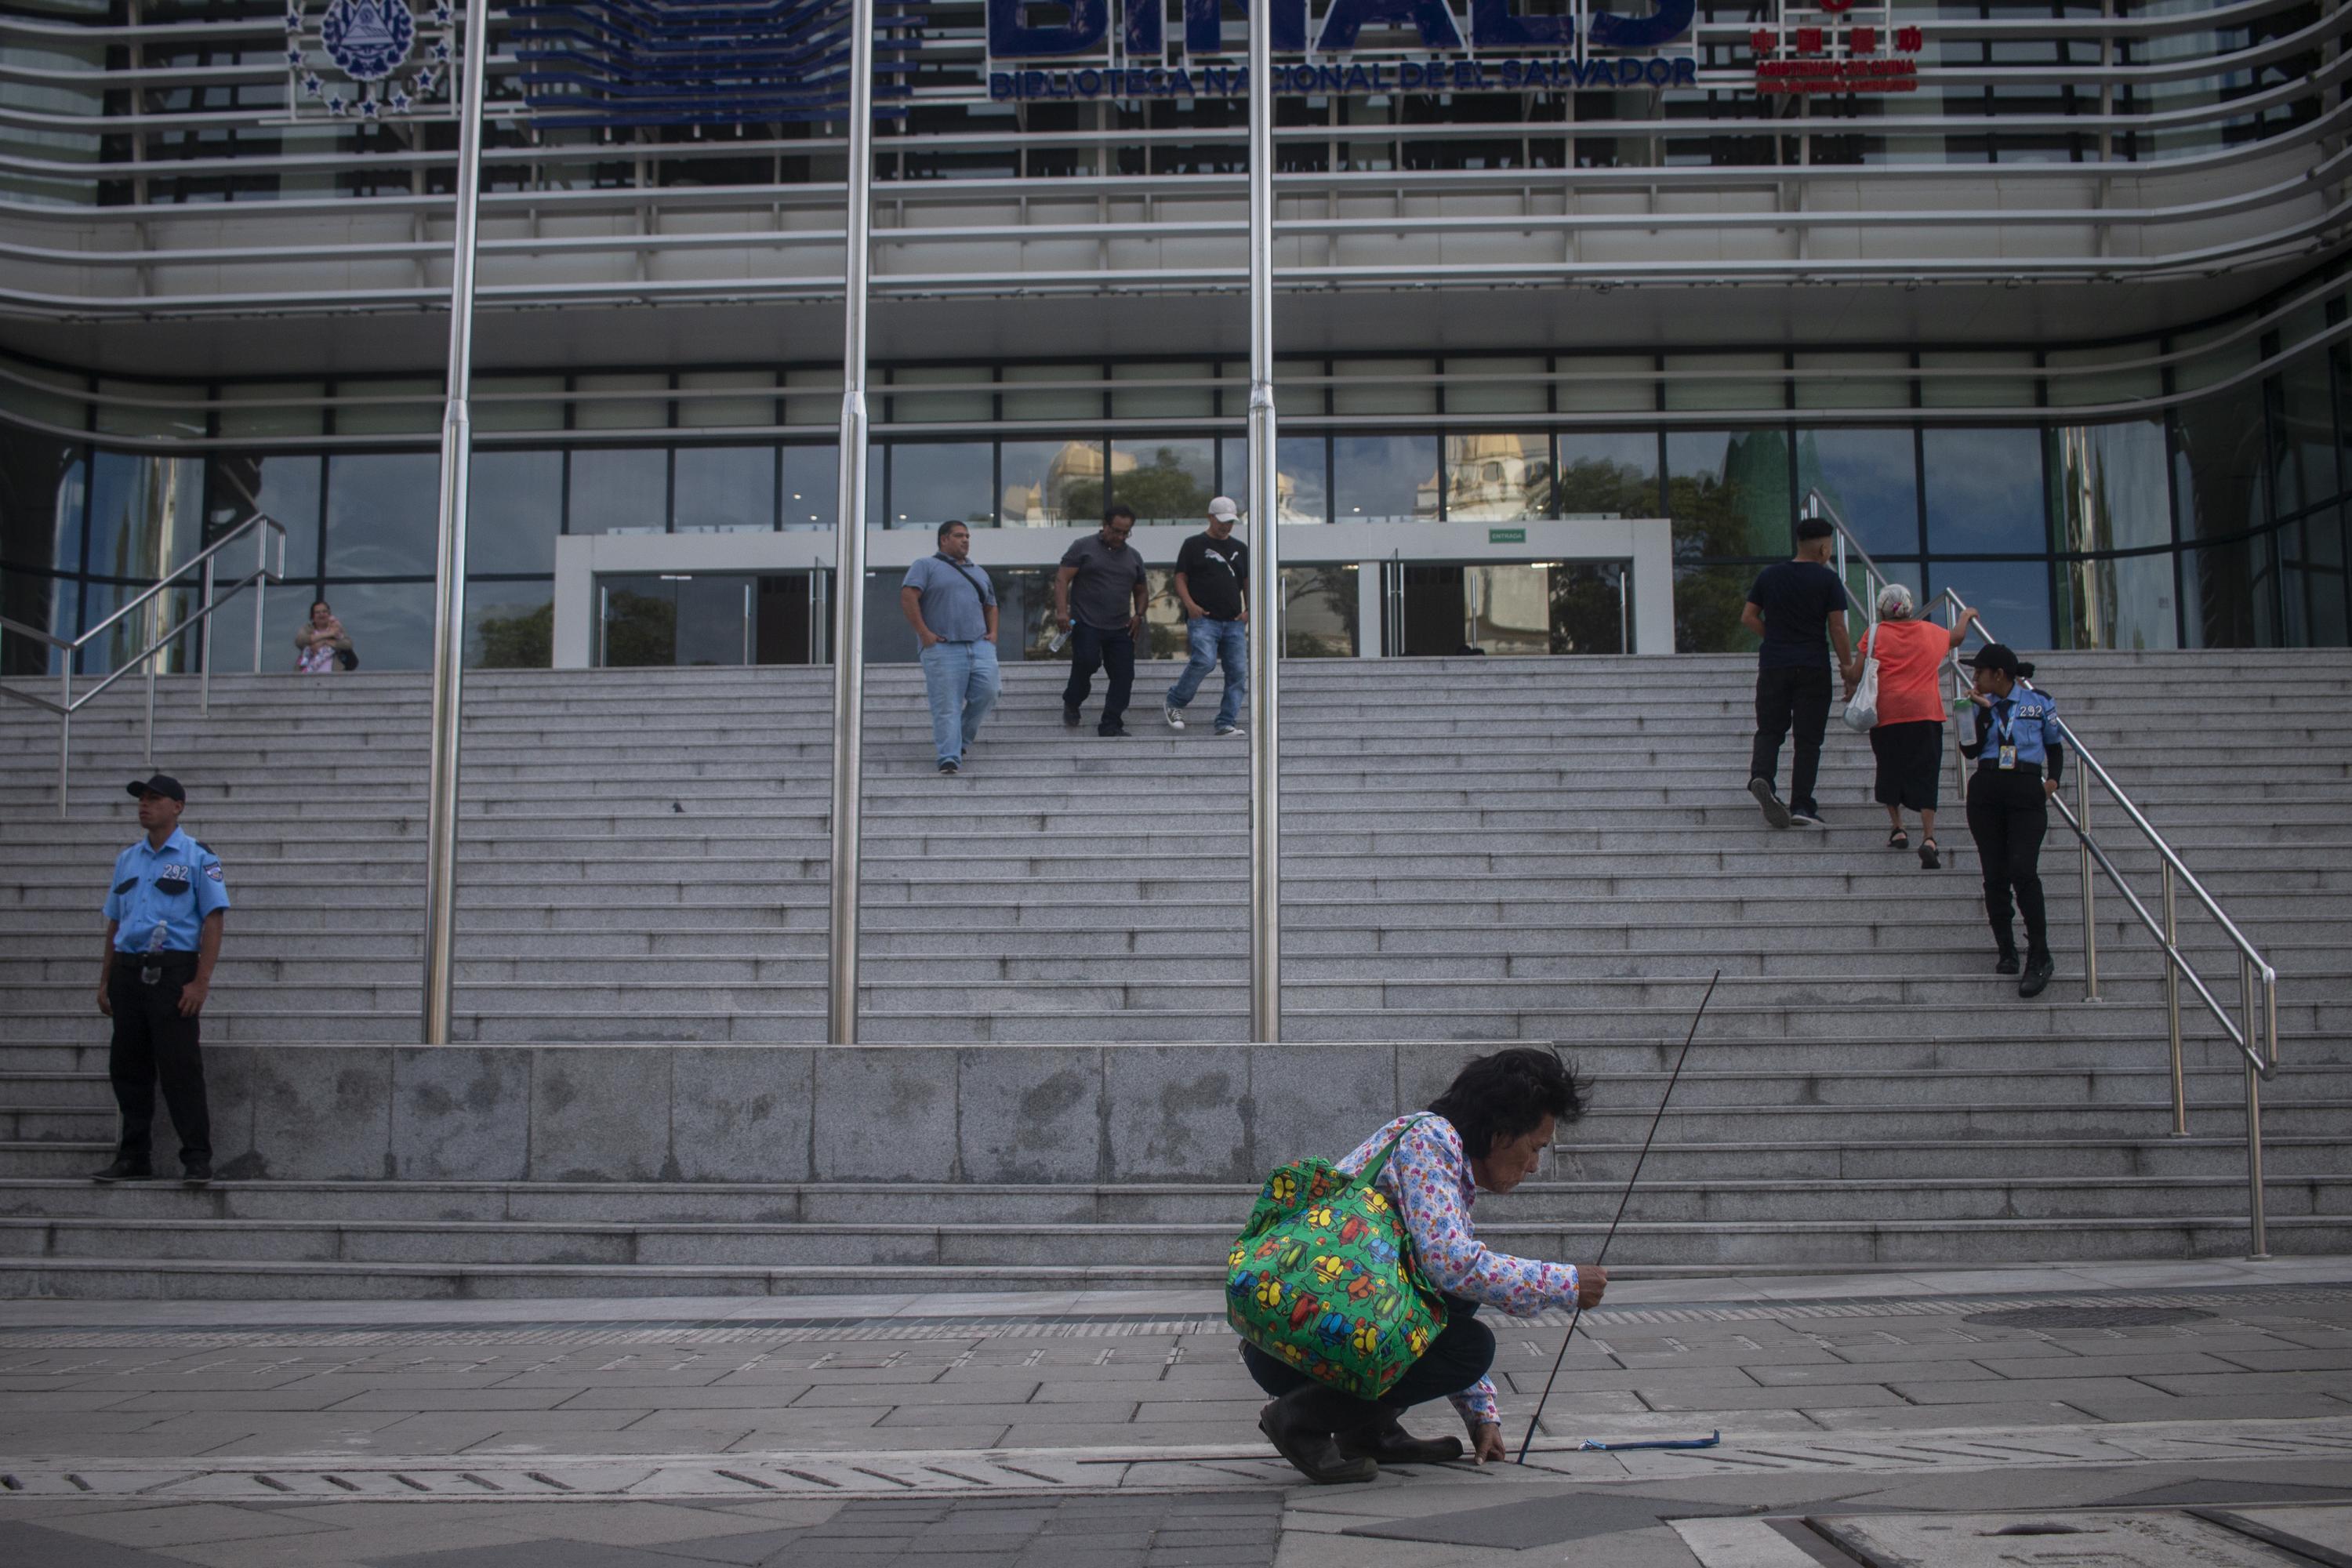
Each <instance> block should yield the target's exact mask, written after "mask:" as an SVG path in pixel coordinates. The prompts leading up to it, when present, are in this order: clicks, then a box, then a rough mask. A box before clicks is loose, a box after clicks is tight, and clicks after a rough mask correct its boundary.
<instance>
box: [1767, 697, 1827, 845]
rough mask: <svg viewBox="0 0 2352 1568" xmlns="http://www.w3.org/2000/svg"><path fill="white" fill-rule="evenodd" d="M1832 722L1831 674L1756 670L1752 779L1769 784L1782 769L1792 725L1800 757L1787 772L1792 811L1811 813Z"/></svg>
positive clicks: (1814, 804) (1815, 805)
mask: <svg viewBox="0 0 2352 1568" xmlns="http://www.w3.org/2000/svg"><path fill="white" fill-rule="evenodd" d="M1829 722H1830V672H1829V671H1828V670H1826V669H1759V670H1758V671H1757V672H1756V749H1755V751H1754V752H1751V753H1749V755H1748V777H1749V778H1751V779H1765V780H1768V781H1769V780H1770V779H1773V778H1774V777H1776V776H1777V775H1778V774H1779V773H1780V740H1781V737H1783V736H1785V735H1786V734H1788V732H1789V731H1790V729H1791V728H1792V727H1793V728H1794V729H1795V730H1796V731H1797V758H1796V761H1795V762H1794V763H1792V764H1790V774H1789V809H1790V810H1791V811H1806V812H1810V811H1812V810H1815V809H1816V808H1817V807H1818V805H1819V803H1818V802H1816V801H1815V800H1814V799H1813V778H1814V775H1816V774H1817V773H1820V772H1821V768H1822V731H1824V730H1826V729H1827V728H1829Z"/></svg>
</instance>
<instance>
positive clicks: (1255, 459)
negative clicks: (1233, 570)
mask: <svg viewBox="0 0 2352 1568" xmlns="http://www.w3.org/2000/svg"><path fill="white" fill-rule="evenodd" d="M1249 312H1250V329H1249V338H1250V391H1249V500H1248V502H1247V505H1248V508H1249V519H1250V528H1251V531H1252V533H1253V535H1254V537H1252V539H1251V540H1250V542H1249V544H1250V570H1249V579H1250V606H1249V607H1250V621H1249V634H1248V640H1249V662H1250V735H1249V745H1250V1038H1251V1039H1253V1040H1260V1041H1265V1042H1267V1043H1269V1044H1271V1043H1273V1042H1275V1041H1278V1040H1280V1039H1281V1038H1282V801H1281V790H1282V774H1281V766H1280V761H1279V757H1280V751H1279V746H1278V744H1277V734H1276V731H1277V729H1278V727H1279V722H1280V716H1281V703H1280V700H1279V698H1278V694H1277V691H1276V682H1277V679H1278V678H1279V675H1280V669H1279V665H1280V661H1281V658H1282V618H1283V616H1282V570H1281V564H1280V559H1279V555H1280V543H1279V541H1278V540H1277V539H1276V526H1277V520H1276V516H1275V511H1276V505H1277V498H1276V493H1275V492H1276V478H1275V473H1276V470H1275V453H1276V447H1275V431H1276V423H1275V411H1274V7H1273V6H1272V5H1267V4H1260V5H1252V6H1250V7H1249Z"/></svg>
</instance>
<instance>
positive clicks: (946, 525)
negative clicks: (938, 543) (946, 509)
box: [940, 517, 971, 540]
mask: <svg viewBox="0 0 2352 1568" xmlns="http://www.w3.org/2000/svg"><path fill="white" fill-rule="evenodd" d="M970 527H971V524H970V523H968V522H966V521H964V520H963V519H961V518H960V517H951V518H950V519H948V520H947V521H945V522H943V523H941V524H940V538H941V539H942V540H944V539H946V538H947V536H948V530H949V529H950V528H967V529H968V528H970Z"/></svg>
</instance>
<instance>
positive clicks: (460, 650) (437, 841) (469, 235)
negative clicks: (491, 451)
mask: <svg viewBox="0 0 2352 1568" xmlns="http://www.w3.org/2000/svg"><path fill="white" fill-rule="evenodd" d="M464 47H465V51H466V79H465V88H464V91H463V96H461V97H460V98H459V100H458V101H457V114H458V125H457V218H456V229H457V233H456V236H455V237H454V241H453V243H452V246H451V253H450V267H449V398H448V404H447V406H446V409H445V410H444V411H443V414H442V416H441V495H440V524H441V526H440V545H439V551H438V553H437V555H436V561H435V564H434V582H433V628H434V637H433V740H432V773H431V778H430V782H429V784H428V786H427V795H426V802H425V1016H424V1020H423V1024H424V1028H423V1031H422V1033H423V1036H424V1042H425V1044H426V1045H428V1046H446V1045H447V1044H448V1043H449V1015H450V1010H451V1007H452V999H453V994H454V991H455V985H454V984H453V975H454V973H455V964H454V953H455V950H456V947H457V721H458V713H459V708H460V704H461V700H462V698H463V696H464V685H465V671H466V504H467V482H468V479H470V477H471V476H470V473H469V470H470V468H472V465H473V455H474V425H473V416H472V413H471V411H470V410H469V409H468V408H467V401H466V399H467V390H468V389H469V387H470V386H471V384H472V381H473V374H474V258H475V249H476V230H477V223H476V219H477V216H478V214H479V212H480V209H481V195H482V97H483V83H484V82H485V81H486V80H487V79H488V66H489V58H490V26H489V0H466V36H465V45H464Z"/></svg>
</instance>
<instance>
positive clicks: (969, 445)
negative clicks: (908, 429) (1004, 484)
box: [883, 441, 996, 528]
mask: <svg viewBox="0 0 2352 1568" xmlns="http://www.w3.org/2000/svg"><path fill="white" fill-rule="evenodd" d="M888 450H889V454H890V510H889V519H888V521H887V522H885V523H884V524H883V526H884V527H886V528H937V527H938V526H939V525H940V523H943V522H945V521H948V520H949V519H950V518H953V519H956V520H958V521H962V522H971V523H978V524H980V525H981V526H982V527H983V528H993V527H994V526H995V525H996V508H995V505H994V504H993V501H992V498H991V496H990V494H989V492H990V490H991V489H992V488H993V486H994V484H995V477H994V474H993V472H992V470H993V469H994V468H995V462H996V452H995V447H994V445H993V444H992V443H991V442H987V441H939V442H915V441H902V442H899V443H898V444H897V445H894V446H892V447H889V448H888Z"/></svg>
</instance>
